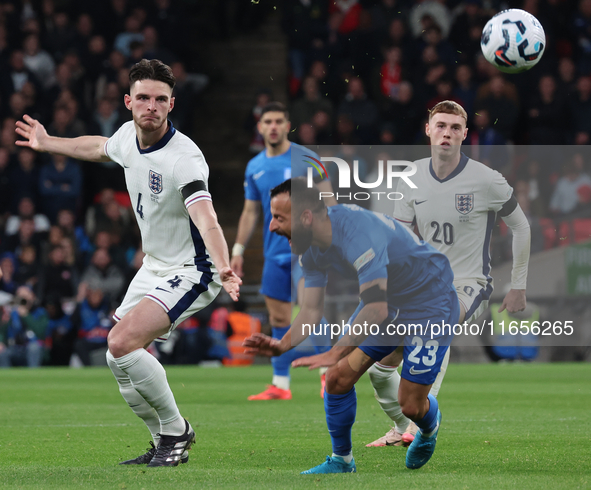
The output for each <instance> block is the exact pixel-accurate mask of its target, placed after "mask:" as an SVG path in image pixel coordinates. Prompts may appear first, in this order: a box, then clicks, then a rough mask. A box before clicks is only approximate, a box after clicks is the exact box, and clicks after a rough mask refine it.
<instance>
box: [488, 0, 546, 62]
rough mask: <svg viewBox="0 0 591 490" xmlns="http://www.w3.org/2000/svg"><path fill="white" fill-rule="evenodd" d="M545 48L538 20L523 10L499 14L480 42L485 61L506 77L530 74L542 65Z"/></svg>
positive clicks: (489, 22) (512, 10)
mask: <svg viewBox="0 0 591 490" xmlns="http://www.w3.org/2000/svg"><path fill="white" fill-rule="evenodd" d="M545 46H546V34H544V29H543V28H542V25H541V24H540V23H539V22H538V19H536V18H535V17H534V16H533V15H531V14H530V13H528V12H526V11H525V10H520V9H509V10H503V11H502V12H499V13H498V14H497V15H495V16H494V17H493V18H492V19H490V20H489V21H488V22H487V23H486V25H485V26H484V29H483V30H482V38H481V39H480V48H481V49H482V53H483V54H484V57H485V58H486V59H487V60H488V62H489V63H491V64H493V65H494V66H495V67H497V68H498V69H499V70H501V71H503V72H505V73H519V72H522V71H526V70H529V69H530V68H531V67H532V66H534V65H535V64H536V63H537V62H538V61H540V58H541V57H542V54H543V53H544V48H545Z"/></svg>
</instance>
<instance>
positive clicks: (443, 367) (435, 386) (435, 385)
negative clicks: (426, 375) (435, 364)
mask: <svg viewBox="0 0 591 490" xmlns="http://www.w3.org/2000/svg"><path fill="white" fill-rule="evenodd" d="M448 364H449V347H448V348H447V352H446V353H445V357H444V358H443V362H442V363H441V371H439V373H438V374H437V378H435V382H434V383H433V385H432V386H431V391H430V392H429V393H431V394H432V395H433V396H434V397H435V398H437V395H438V394H439V389H440V388H441V383H443V378H444V377H445V373H446V371H447V365H448Z"/></svg>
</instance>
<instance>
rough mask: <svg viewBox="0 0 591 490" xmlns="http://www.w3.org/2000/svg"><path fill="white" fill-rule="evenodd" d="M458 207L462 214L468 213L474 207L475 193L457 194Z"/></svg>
mask: <svg viewBox="0 0 591 490" xmlns="http://www.w3.org/2000/svg"><path fill="white" fill-rule="evenodd" d="M456 209H457V210H458V211H459V212H460V213H462V214H468V213H469V212H470V211H472V210H473V209H474V194H456Z"/></svg>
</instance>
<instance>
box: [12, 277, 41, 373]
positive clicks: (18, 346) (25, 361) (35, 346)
mask: <svg viewBox="0 0 591 490" xmlns="http://www.w3.org/2000/svg"><path fill="white" fill-rule="evenodd" d="M36 301H37V299H36V297H35V294H34V293H33V291H32V290H31V289H30V288H28V287H26V286H21V287H19V288H18V289H17V291H16V296H15V298H14V306H13V307H12V308H11V309H9V310H8V312H7V313H8V319H7V322H6V324H5V325H4V327H3V330H4V332H5V343H4V345H5V346H6V348H5V349H2V350H1V351H0V367H10V366H27V367H30V368H33V367H39V366H41V362H42V361H43V356H44V349H43V341H44V340H45V332H46V331H47V324H48V321H49V318H48V316H47V312H46V311H45V309H44V308H42V307H40V306H37V304H36Z"/></svg>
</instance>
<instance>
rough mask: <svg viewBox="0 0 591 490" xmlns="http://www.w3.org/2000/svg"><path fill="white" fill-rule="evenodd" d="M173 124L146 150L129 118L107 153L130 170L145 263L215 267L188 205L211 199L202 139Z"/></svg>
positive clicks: (164, 267)
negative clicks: (199, 144)
mask: <svg viewBox="0 0 591 490" xmlns="http://www.w3.org/2000/svg"><path fill="white" fill-rule="evenodd" d="M168 124H169V127H168V131H167V132H166V134H165V135H164V137H163V138H162V139H161V140H160V141H159V142H158V143H156V144H155V145H153V146H151V147H150V148H147V149H144V150H142V149H140V146H139V142H138V139H137V135H136V131H135V126H134V123H133V121H129V122H127V123H125V124H123V125H122V126H121V128H119V130H118V131H117V132H116V133H115V134H114V135H113V136H112V137H111V138H109V139H108V140H107V142H106V143H105V153H106V154H107V156H108V157H109V158H110V159H111V160H113V161H114V162H116V163H118V164H119V165H121V166H122V167H123V168H124V170H125V181H126V183H127V190H128V192H129V196H130V198H131V203H132V206H133V209H134V211H135V215H136V218H137V222H138V225H139V228H140V232H141V236H142V248H143V251H144V252H145V253H146V257H145V258H144V265H145V266H146V267H147V268H148V269H149V270H152V271H154V272H156V273H158V272H163V273H165V272H167V271H169V270H172V269H175V268H178V267H183V266H188V265H197V267H198V269H199V270H201V271H206V270H211V269H212V268H213V266H212V263H211V261H210V260H209V254H208V253H207V250H206V249H205V244H204V243H203V239H202V238H201V235H200V233H199V231H198V229H197V227H196V226H195V225H194V224H193V222H192V220H191V218H190V216H189V212H188V211H187V208H188V207H189V206H190V205H191V204H193V203H195V202H198V201H200V200H211V196H210V194H209V192H208V190H207V179H208V177H209V168H208V167H207V163H206V162H205V158H204V157H203V154H202V153H201V150H200V149H199V148H198V147H197V145H196V144H195V143H193V141H191V139H189V138H188V137H187V136H185V135H184V134H182V133H180V132H179V131H177V130H176V129H175V128H174V127H173V125H172V123H170V122H169V123H168ZM191 184H192V185H191ZM203 184H205V185H203ZM187 186H188V187H187ZM183 189H184V190H185V192H184V194H185V197H183Z"/></svg>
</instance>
